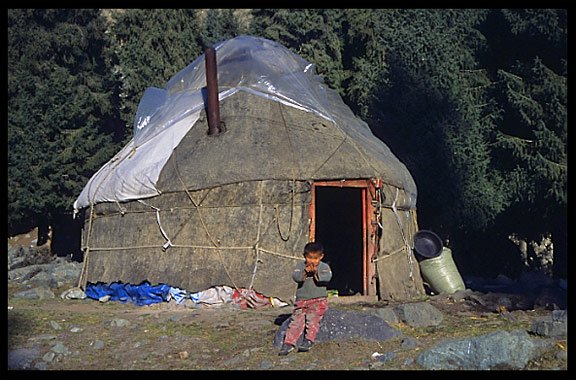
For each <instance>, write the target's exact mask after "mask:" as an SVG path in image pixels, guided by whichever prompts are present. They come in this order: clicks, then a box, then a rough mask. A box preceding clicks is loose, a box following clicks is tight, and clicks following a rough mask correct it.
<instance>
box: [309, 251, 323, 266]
mask: <svg viewBox="0 0 576 380" xmlns="http://www.w3.org/2000/svg"><path fill="white" fill-rule="evenodd" d="M323 257H324V253H322V252H305V253H304V258H305V259H306V265H309V264H312V265H314V266H315V267H317V266H318V264H320V260H322V258H323Z"/></svg>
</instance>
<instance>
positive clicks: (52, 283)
mask: <svg viewBox="0 0 576 380" xmlns="http://www.w3.org/2000/svg"><path fill="white" fill-rule="evenodd" d="M28 283H30V284H35V285H39V286H43V287H45V288H57V287H58V281H57V280H56V279H55V278H54V276H53V275H52V274H50V273H48V272H44V271H41V272H39V273H38V274H36V275H35V276H34V277H32V278H31V279H30V280H28Z"/></svg>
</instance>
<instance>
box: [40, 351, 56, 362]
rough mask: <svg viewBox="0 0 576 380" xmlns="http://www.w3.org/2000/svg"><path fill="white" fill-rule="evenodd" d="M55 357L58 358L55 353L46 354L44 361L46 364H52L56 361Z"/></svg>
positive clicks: (43, 357)
mask: <svg viewBox="0 0 576 380" xmlns="http://www.w3.org/2000/svg"><path fill="white" fill-rule="evenodd" d="M55 357H56V353H55V352H53V351H48V352H47V353H45V354H44V356H42V360H44V361H45V362H51V361H52V360H54V358H55Z"/></svg>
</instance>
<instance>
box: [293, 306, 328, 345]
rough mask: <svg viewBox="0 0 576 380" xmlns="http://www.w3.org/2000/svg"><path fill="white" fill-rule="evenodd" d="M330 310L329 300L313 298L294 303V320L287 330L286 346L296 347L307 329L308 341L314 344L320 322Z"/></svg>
mask: <svg viewBox="0 0 576 380" xmlns="http://www.w3.org/2000/svg"><path fill="white" fill-rule="evenodd" d="M327 308H328V299H327V298H313V299H311V300H299V301H296V302H295V303H294V312H293V313H292V320H291V321H290V324H289V325H288V329H287V330H286V338H285V339H284V343H285V344H290V345H292V346H295V345H296V342H297V341H298V338H299V337H300V335H301V334H302V331H304V327H306V335H305V337H306V339H308V340H309V341H311V342H314V339H316V334H317V333H318V329H319V328H320V321H321V320H322V316H323V315H324V312H325V311H326V309H327Z"/></svg>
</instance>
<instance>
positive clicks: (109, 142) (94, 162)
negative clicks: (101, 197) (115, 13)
mask: <svg viewBox="0 0 576 380" xmlns="http://www.w3.org/2000/svg"><path fill="white" fill-rule="evenodd" d="M105 29H106V28H105V21H104V19H103V18H102V16H101V13H100V12H99V11H97V10H88V9H83V10H72V9H66V10H57V9H53V10H43V9H37V10H33V9H22V10H20V9H18V10H16V9H11V10H9V12H8V73H9V75H8V196H9V199H8V229H9V233H13V232H16V231H18V230H20V229H27V228H31V227H33V226H35V225H38V224H40V223H43V224H46V223H51V222H52V221H53V219H54V218H55V217H56V216H57V215H59V214H62V213H65V212H70V211H71V208H72V203H73V202H74V200H75V198H76V196H77V195H78V194H79V193H80V191H81V190H82V187H83V186H84V184H85V183H86V182H87V180H88V178H89V177H90V176H91V175H92V174H93V173H94V171H96V170H97V169H98V168H99V167H100V165H102V164H103V163H104V162H105V161H106V160H107V159H109V158H110V157H111V156H112V154H113V153H114V151H115V150H116V148H117V146H115V144H114V141H117V140H118V139H119V136H121V135H122V132H123V131H122V129H121V128H120V129H119V128H118V124H117V123H116V120H117V116H116V113H115V112H116V110H115V107H114V105H115V101H114V89H115V83H114V82H113V81H111V80H110V79H109V78H110V62H111V61H110V60H111V58H110V54H109V53H110V50H109V44H108V40H107V37H106V35H105Z"/></svg>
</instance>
